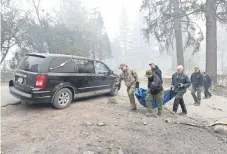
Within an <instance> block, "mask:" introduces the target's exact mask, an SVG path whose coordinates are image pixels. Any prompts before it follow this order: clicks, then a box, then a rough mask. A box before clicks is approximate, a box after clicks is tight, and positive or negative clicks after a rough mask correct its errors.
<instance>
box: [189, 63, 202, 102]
mask: <svg viewBox="0 0 227 154" xmlns="http://www.w3.org/2000/svg"><path fill="white" fill-rule="evenodd" d="M191 83H192V90H191V94H192V97H193V99H194V101H195V103H194V105H196V106H199V105H200V103H201V93H202V90H203V89H202V88H203V75H202V73H201V72H200V70H199V68H198V67H195V72H194V73H192V75H191ZM196 93H197V96H196Z"/></svg>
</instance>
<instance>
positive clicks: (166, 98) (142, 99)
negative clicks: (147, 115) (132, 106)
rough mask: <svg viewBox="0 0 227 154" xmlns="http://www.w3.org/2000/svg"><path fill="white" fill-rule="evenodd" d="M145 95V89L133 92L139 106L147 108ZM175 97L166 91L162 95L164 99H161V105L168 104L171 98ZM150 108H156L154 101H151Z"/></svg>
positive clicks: (169, 91)
mask: <svg viewBox="0 0 227 154" xmlns="http://www.w3.org/2000/svg"><path fill="white" fill-rule="evenodd" d="M146 94H147V89H143V88H139V89H136V90H135V95H136V98H137V99H138V101H139V102H140V104H141V105H142V106H144V107H147V105H146ZM175 96H176V93H175V92H173V91H172V90H171V89H169V90H166V91H165V94H164V99H163V105H164V104H166V103H167V102H169V101H170V100H171V99H172V98H174V97H175ZM151 104H152V107H153V108H157V107H158V105H157V103H156V101H155V100H152V101H151Z"/></svg>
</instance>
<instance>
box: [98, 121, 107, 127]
mask: <svg viewBox="0 0 227 154" xmlns="http://www.w3.org/2000/svg"><path fill="white" fill-rule="evenodd" d="M97 125H98V126H100V127H102V126H106V124H105V123H104V122H99V123H98V124H97Z"/></svg>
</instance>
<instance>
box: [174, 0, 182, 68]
mask: <svg viewBox="0 0 227 154" xmlns="http://www.w3.org/2000/svg"><path fill="white" fill-rule="evenodd" d="M173 6H174V13H175V14H176V15H177V14H180V8H179V0H174V4H173ZM174 30H175V39H176V52H177V65H183V66H184V53H183V43H182V30H181V18H176V17H175V19H174Z"/></svg>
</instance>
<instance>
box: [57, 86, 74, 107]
mask: <svg viewBox="0 0 227 154" xmlns="http://www.w3.org/2000/svg"><path fill="white" fill-rule="evenodd" d="M71 103H72V92H71V91H70V90H69V89H68V88H62V89H60V90H58V91H57V92H56V94H55V95H54V98H53V102H52V104H53V106H54V107H55V108H56V109H65V108H67V107H69V106H70V105H71Z"/></svg>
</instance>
